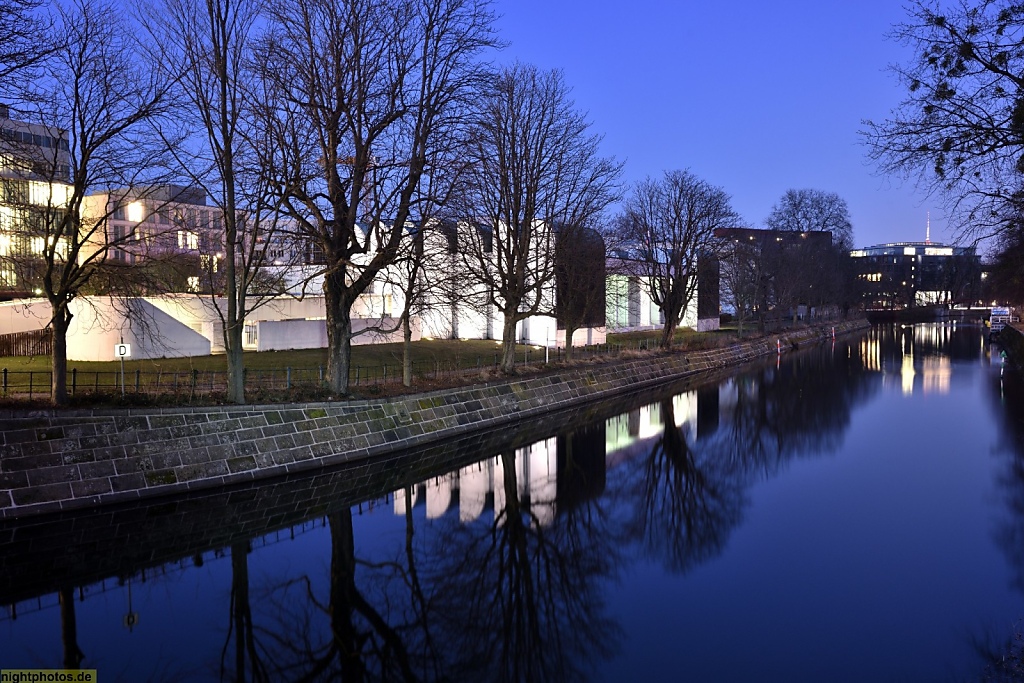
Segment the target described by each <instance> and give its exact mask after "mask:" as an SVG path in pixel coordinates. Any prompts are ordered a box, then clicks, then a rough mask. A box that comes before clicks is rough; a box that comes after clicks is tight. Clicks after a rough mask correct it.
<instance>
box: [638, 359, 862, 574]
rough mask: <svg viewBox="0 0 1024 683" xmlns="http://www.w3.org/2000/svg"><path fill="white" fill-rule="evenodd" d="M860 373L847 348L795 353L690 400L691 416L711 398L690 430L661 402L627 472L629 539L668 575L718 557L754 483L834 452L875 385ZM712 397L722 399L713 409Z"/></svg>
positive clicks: (673, 403)
mask: <svg viewBox="0 0 1024 683" xmlns="http://www.w3.org/2000/svg"><path fill="white" fill-rule="evenodd" d="M858 370H861V371H860V372H858ZM862 370H863V365H862V364H861V363H860V362H859V359H857V358H856V356H855V354H854V353H853V352H852V349H851V348H849V347H847V346H845V345H842V346H840V348H839V349H838V352H837V350H836V349H835V348H834V347H832V346H824V347H820V348H817V349H813V350H810V351H807V352H803V353H801V354H799V355H797V356H796V357H794V358H791V359H790V360H789V361H788V362H787V364H786V365H784V366H782V367H781V368H776V367H774V366H770V367H764V368H762V369H760V370H759V371H754V372H750V373H747V374H745V375H743V376H740V377H738V378H736V379H735V380H733V381H732V382H729V383H725V384H723V385H721V388H715V389H714V390H713V393H711V394H708V393H707V392H703V395H702V392H694V394H693V395H695V396H696V399H697V404H698V408H697V412H698V414H699V413H700V411H701V405H700V404H701V402H702V401H705V400H709V396H710V398H711V399H713V401H712V406H713V409H714V411H715V412H716V415H717V419H715V420H706V421H705V422H706V424H704V425H701V424H700V422H701V420H700V419H699V418H698V420H697V423H698V426H697V429H696V430H694V428H693V425H692V423H691V422H690V421H689V420H688V419H687V418H688V417H692V416H686V415H677V411H678V409H679V405H684V404H685V402H683V403H680V402H679V401H678V400H677V399H678V397H673V398H664V399H662V400H661V401H660V402H659V403H658V409H659V412H660V418H661V421H662V425H661V431H660V433H659V435H658V437H657V438H656V440H655V441H654V442H653V444H652V445H651V446H650V450H649V451H647V452H646V453H643V454H641V455H640V456H638V457H637V458H634V459H633V461H632V462H627V463H626V464H625V467H626V468H627V469H628V473H627V474H626V475H625V479H626V484H625V486H624V488H623V492H622V495H624V496H625V499H626V500H625V501H624V502H625V504H626V506H627V507H628V508H629V509H631V510H632V516H631V519H630V521H629V522H628V524H627V527H626V529H625V533H626V534H627V538H628V539H630V540H631V541H632V542H635V543H638V544H640V545H641V546H642V548H643V549H644V551H645V553H646V554H647V556H648V557H649V558H651V559H654V560H656V561H660V562H662V563H663V564H664V565H665V567H666V568H667V569H668V570H669V571H672V572H678V573H684V572H686V571H689V570H690V569H692V568H693V567H694V566H696V565H698V564H700V563H702V562H705V561H707V560H708V559H710V558H712V557H715V556H717V555H718V554H719V553H721V552H722V550H723V548H724V547H725V544H726V541H727V540H728V536H729V534H730V533H731V531H732V529H733V528H734V527H735V526H736V525H737V524H739V522H740V521H741V519H742V516H743V508H744V506H745V504H746V500H745V495H746V490H747V488H748V487H749V485H750V484H751V483H752V481H753V480H754V478H755V477H767V476H774V475H775V474H777V473H778V472H779V471H780V470H781V469H782V468H783V467H784V466H785V464H786V463H787V462H788V461H789V460H791V459H792V458H794V457H798V456H800V455H803V454H815V455H822V454H828V453H831V452H834V451H835V450H836V449H837V448H838V446H839V444H840V443H841V442H842V436H843V434H844V433H845V431H846V429H847V427H848V426H849V422H850V412H851V410H852V408H853V406H854V405H856V404H857V403H858V402H860V401H863V400H865V399H866V397H867V396H868V394H869V393H870V392H871V391H873V390H876V389H877V388H878V386H879V385H878V383H877V382H875V383H874V384H872V383H870V382H869V381H868V377H869V376H868V375H867V374H865V373H863V372H862ZM719 391H720V392H721V393H722V394H723V395H724V396H725V397H726V398H724V399H722V400H721V403H722V406H721V407H719V402H720V401H719V397H718V392H719ZM677 417H678V418H679V419H677ZM677 423H679V424H677ZM698 432H699V433H698Z"/></svg>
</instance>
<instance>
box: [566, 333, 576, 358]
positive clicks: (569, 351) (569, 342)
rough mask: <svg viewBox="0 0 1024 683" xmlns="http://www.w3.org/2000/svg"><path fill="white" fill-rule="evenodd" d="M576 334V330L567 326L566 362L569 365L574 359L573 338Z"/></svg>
mask: <svg viewBox="0 0 1024 683" xmlns="http://www.w3.org/2000/svg"><path fill="white" fill-rule="evenodd" d="M575 334H576V328H574V327H569V325H568V324H566V326H565V362H566V363H568V362H570V361H571V360H572V358H573V353H572V338H573V336H574V335H575Z"/></svg>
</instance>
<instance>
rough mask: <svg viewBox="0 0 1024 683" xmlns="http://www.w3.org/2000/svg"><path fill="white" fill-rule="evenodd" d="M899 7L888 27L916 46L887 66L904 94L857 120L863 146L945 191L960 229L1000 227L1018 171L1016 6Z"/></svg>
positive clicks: (894, 168) (1020, 86) (1020, 121)
mask: <svg viewBox="0 0 1024 683" xmlns="http://www.w3.org/2000/svg"><path fill="white" fill-rule="evenodd" d="M907 13H908V19H907V21H906V22H904V23H901V24H899V25H897V26H896V27H895V28H894V30H893V34H892V35H893V38H895V39H896V40H898V41H900V42H901V43H903V44H904V45H906V46H907V47H909V48H910V51H911V54H913V55H915V56H914V58H913V59H912V60H911V61H910V62H909V63H907V64H903V65H897V66H895V67H893V71H894V72H895V74H896V77H897V78H898V79H899V82H900V84H901V85H902V86H903V87H904V88H905V89H906V96H905V98H904V100H903V102H902V103H901V104H900V105H899V107H897V108H896V109H895V110H894V111H893V112H892V114H891V115H890V118H888V119H886V120H884V121H881V122H873V121H867V122H865V125H866V130H865V131H864V133H863V134H864V136H865V139H866V140H867V142H868V144H869V146H870V149H871V156H872V158H873V159H874V160H875V161H876V162H878V164H879V168H880V169H881V170H882V171H883V172H885V173H901V174H904V175H908V176H914V177H917V178H918V179H919V180H920V181H921V182H922V183H923V184H924V185H925V186H926V187H928V188H930V189H931V190H933V191H935V192H938V193H941V194H944V195H945V197H946V198H947V200H948V202H949V205H950V209H951V211H950V214H951V216H952V217H953V218H954V219H957V218H958V219H959V222H960V227H961V230H962V231H963V232H964V234H965V235H974V236H976V237H982V236H985V235H987V234H990V233H998V232H1000V231H1001V230H1003V229H1004V228H1005V227H1006V226H1007V221H1006V220H1005V218H1006V214H1005V211H1006V209H1007V208H1008V207H1007V206H1006V200H1007V199H1013V198H1014V197H1016V196H1017V195H1019V194H1020V190H1021V186H1022V179H1021V176H1020V173H1021V172H1022V171H1024V135H1022V132H1024V96H1022V93H1024V42H1022V36H1024V6H1021V5H1020V4H1017V3H1013V2H1009V1H1007V0H982V1H980V2H978V1H972V0H956V1H955V2H952V3H949V4H948V5H947V6H940V5H939V3H938V2H934V1H933V0H913V1H912V2H910V3H909V5H908V7H907Z"/></svg>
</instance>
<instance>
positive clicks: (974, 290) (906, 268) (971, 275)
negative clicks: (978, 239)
mask: <svg viewBox="0 0 1024 683" xmlns="http://www.w3.org/2000/svg"><path fill="white" fill-rule="evenodd" d="M850 256H851V257H852V261H853V267H854V271H855V272H856V275H857V282H858V285H859V287H860V292H861V300H862V302H863V304H864V307H865V308H866V309H867V310H869V311H871V310H893V311H900V310H906V309H912V308H921V307H950V306H954V305H966V304H971V303H974V302H975V301H976V300H977V299H978V297H979V296H980V293H981V258H980V257H979V256H978V254H977V249H976V248H975V247H957V246H950V245H947V244H939V243H937V242H931V241H929V240H926V241H924V242H892V243H888V244H877V245H875V246H872V247H867V248H865V249H854V250H853V251H851V252H850Z"/></svg>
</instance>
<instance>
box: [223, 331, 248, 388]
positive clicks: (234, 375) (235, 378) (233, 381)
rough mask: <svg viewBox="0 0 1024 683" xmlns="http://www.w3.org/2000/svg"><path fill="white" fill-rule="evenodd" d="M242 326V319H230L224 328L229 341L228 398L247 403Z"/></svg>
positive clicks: (227, 352) (227, 351)
mask: <svg viewBox="0 0 1024 683" xmlns="http://www.w3.org/2000/svg"><path fill="white" fill-rule="evenodd" d="M242 327H243V323H242V322H241V321H237V320H236V321H232V320H229V321H228V325H227V328H226V329H225V330H224V338H225V341H226V342H227V345H226V347H227V348H226V349H225V351H226V355H227V364H228V395H227V400H228V401H229V402H231V403H245V360H244V358H243V356H242V332H243V330H242Z"/></svg>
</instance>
